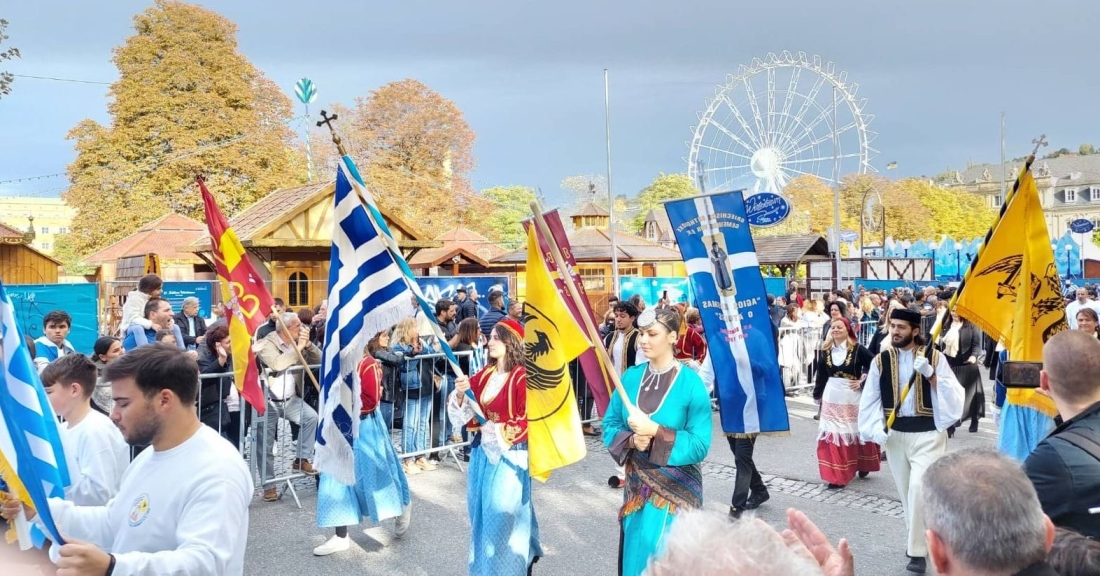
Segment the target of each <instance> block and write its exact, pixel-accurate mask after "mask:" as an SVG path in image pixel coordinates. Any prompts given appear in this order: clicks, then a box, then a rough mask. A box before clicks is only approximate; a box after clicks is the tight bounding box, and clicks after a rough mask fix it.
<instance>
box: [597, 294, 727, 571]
mask: <svg viewBox="0 0 1100 576" xmlns="http://www.w3.org/2000/svg"><path fill="white" fill-rule="evenodd" d="M638 329H639V335H638V343H639V347H640V348H641V350H642V354H644V355H645V357H646V359H647V360H648V362H647V363H645V364H639V365H637V366H634V367H633V368H630V369H629V370H627V371H626V372H624V373H623V375H622V383H623V388H624V389H625V390H626V395H627V397H628V398H629V399H630V401H631V402H632V403H633V405H634V407H631V408H628V407H627V406H626V405H624V404H623V401H622V398H620V396H619V395H618V394H615V395H613V396H612V398H611V404H610V405H609V406H608V409H607V414H606V415H605V416H604V419H603V441H604V444H605V445H607V448H608V451H609V452H610V453H611V456H612V457H613V458H614V459H615V461H616V462H618V463H619V464H620V465H623V466H625V467H626V487H625V490H624V495H623V507H622V509H621V510H620V511H619V522H620V531H619V574H622V575H623V576H638V575H640V574H641V573H642V572H643V571H644V570H645V569H646V565H647V564H648V563H649V559H650V558H651V557H653V556H659V555H660V554H661V553H662V551H663V547H664V546H663V539H664V535H665V533H666V532H667V531H668V529H669V528H670V527H671V526H672V523H673V520H674V519H675V517H676V515H677V514H678V513H679V512H680V510H682V509H692V508H700V507H702V505H703V476H702V473H701V470H700V464H701V463H702V461H703V459H704V458H705V457H706V455H707V452H708V451H709V450H710V441H711V410H710V396H709V395H708V394H707V390H706V387H705V386H704V385H703V381H702V380H700V379H699V376H698V375H697V374H696V373H695V372H694V371H693V370H684V369H683V367H682V366H683V365H682V364H680V363H679V362H677V361H676V357H675V345H676V338H677V335H678V334H679V330H680V316H679V315H678V314H677V313H676V312H675V311H673V310H667V309H664V310H653V309H649V310H646V311H645V312H643V313H642V314H641V315H640V316H638Z"/></svg>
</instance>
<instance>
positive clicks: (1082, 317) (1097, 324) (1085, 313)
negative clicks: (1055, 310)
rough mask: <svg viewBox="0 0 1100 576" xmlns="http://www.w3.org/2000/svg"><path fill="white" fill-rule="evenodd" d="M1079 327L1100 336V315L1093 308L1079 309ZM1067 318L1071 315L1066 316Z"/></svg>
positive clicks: (1083, 330) (1087, 332)
mask: <svg viewBox="0 0 1100 576" xmlns="http://www.w3.org/2000/svg"><path fill="white" fill-rule="evenodd" d="M1076 316H1077V329H1078V330H1080V331H1082V332H1084V333H1086V334H1092V335H1093V336H1094V337H1097V338H1100V315H1097V313H1096V310H1093V309H1092V308H1081V309H1080V310H1078V311H1077V314H1076ZM1066 317H1067V318H1068V317H1069V316H1066Z"/></svg>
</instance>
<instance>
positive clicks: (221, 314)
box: [206, 302, 228, 330]
mask: <svg viewBox="0 0 1100 576" xmlns="http://www.w3.org/2000/svg"><path fill="white" fill-rule="evenodd" d="M210 319H211V322H210V323H209V324H207V325H206V329H207V330H209V329H211V328H213V327H215V326H221V325H223V324H227V323H228V320H226V319H225V304H222V303H221V302H218V303H217V304H214V305H213V306H211V307H210Z"/></svg>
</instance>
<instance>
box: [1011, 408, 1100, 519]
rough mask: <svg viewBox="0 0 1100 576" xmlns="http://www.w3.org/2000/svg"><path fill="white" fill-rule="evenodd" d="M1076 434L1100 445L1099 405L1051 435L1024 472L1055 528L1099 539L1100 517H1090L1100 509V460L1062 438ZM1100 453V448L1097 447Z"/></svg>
mask: <svg viewBox="0 0 1100 576" xmlns="http://www.w3.org/2000/svg"><path fill="white" fill-rule="evenodd" d="M1070 430H1076V431H1078V432H1081V431H1084V432H1083V433H1084V434H1086V435H1088V433H1089V432H1090V431H1091V433H1092V438H1093V439H1094V440H1097V441H1100V402H1097V403H1096V404H1093V405H1092V406H1089V407H1088V408H1086V409H1085V411H1084V412H1082V413H1080V414H1078V415H1077V416H1074V417H1073V418H1070V419H1069V420H1068V421H1066V422H1064V423H1063V424H1062V425H1061V426H1058V427H1057V428H1055V429H1054V431H1053V432H1051V433H1050V435H1049V436H1047V437H1046V438H1045V439H1043V441H1042V442H1039V445H1038V446H1036V447H1035V450H1034V451H1033V452H1032V453H1031V455H1030V456H1028V457H1027V460H1026V461H1025V462H1024V471H1025V472H1027V477H1028V478H1030V479H1031V483H1032V484H1034V485H1035V491H1036V492H1038V494H1039V503H1040V504H1042V505H1043V512H1045V513H1046V515H1047V516H1050V519H1051V520H1052V521H1053V522H1054V525H1055V526H1059V527H1062V528H1068V529H1070V530H1074V531H1076V532H1080V533H1081V534H1083V535H1085V536H1088V537H1090V538H1100V514H1089V509H1090V508H1096V507H1098V506H1100V460H1097V459H1096V458H1095V457H1093V456H1092V455H1090V454H1089V453H1088V452H1085V451H1084V450H1082V449H1081V448H1078V447H1077V446H1075V445H1073V444H1071V443H1070V442H1069V440H1066V439H1064V438H1059V436H1061V435H1062V434H1065V433H1066V432H1067V431H1070ZM1097 448H1098V449H1100V446H1097Z"/></svg>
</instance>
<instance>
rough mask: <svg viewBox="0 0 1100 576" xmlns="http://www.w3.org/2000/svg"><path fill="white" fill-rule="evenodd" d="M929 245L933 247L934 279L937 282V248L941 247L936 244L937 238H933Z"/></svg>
mask: <svg viewBox="0 0 1100 576" xmlns="http://www.w3.org/2000/svg"><path fill="white" fill-rule="evenodd" d="M928 247H929V248H931V249H932V281H933V282H935V281H936V248H939V245H938V244H936V241H935V240H933V241H931V242H929V243H928Z"/></svg>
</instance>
